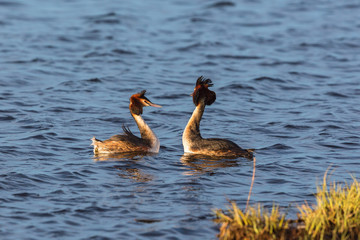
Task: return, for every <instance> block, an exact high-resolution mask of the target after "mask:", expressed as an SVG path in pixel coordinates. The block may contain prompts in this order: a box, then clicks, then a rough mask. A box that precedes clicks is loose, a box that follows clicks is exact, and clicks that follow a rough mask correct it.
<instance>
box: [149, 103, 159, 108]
mask: <svg viewBox="0 0 360 240" xmlns="http://www.w3.org/2000/svg"><path fill="white" fill-rule="evenodd" d="M149 105H150V106H151V107H157V108H161V107H162V106H161V105H159V104H155V103H152V102H149Z"/></svg>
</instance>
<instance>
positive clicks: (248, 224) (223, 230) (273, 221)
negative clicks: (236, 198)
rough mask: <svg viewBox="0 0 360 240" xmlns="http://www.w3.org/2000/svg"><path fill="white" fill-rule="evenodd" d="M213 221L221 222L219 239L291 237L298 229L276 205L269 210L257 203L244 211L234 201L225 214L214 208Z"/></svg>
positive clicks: (296, 234) (297, 232)
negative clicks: (214, 218)
mask: <svg viewBox="0 0 360 240" xmlns="http://www.w3.org/2000/svg"><path fill="white" fill-rule="evenodd" d="M215 214H216V220H215V222H217V223H221V227H220V233H219V235H218V237H219V238H220V239H224V240H225V239H293V238H292V236H298V235H299V233H300V232H299V231H298V229H297V228H294V227H293V226H292V225H293V224H292V223H291V221H289V220H286V219H285V214H281V213H280V212H279V207H278V206H273V208H272V210H271V212H269V211H268V210H267V209H265V208H263V207H261V206H260V205H257V206H256V207H249V208H248V210H247V211H246V212H243V211H242V210H240V209H239V208H238V207H237V206H236V204H235V203H234V202H232V204H231V208H230V209H228V212H227V214H225V213H224V212H223V211H222V210H220V209H219V210H215Z"/></svg>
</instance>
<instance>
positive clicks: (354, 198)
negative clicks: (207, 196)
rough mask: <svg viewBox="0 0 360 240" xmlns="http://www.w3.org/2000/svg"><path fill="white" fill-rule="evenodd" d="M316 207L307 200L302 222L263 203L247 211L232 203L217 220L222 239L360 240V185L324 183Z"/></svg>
mask: <svg viewBox="0 0 360 240" xmlns="http://www.w3.org/2000/svg"><path fill="white" fill-rule="evenodd" d="M315 197H316V204H314V205H312V206H310V205H309V204H308V203H307V202H306V201H305V203H304V204H303V205H301V206H298V207H297V208H298V210H299V213H298V219H295V220H292V219H286V214H282V213H280V211H279V206H276V205H273V207H272V209H271V211H270V210H269V209H266V208H264V207H262V206H261V205H260V204H257V205H255V206H249V207H247V208H246V210H245V211H242V210H241V209H239V208H238V207H237V205H236V203H235V202H231V205H230V207H229V208H228V210H226V211H224V210H222V209H216V210H214V213H215V215H216V218H215V219H214V221H215V222H216V223H218V224H220V232H219V234H218V237H219V239H222V240H225V239H226V240H227V239H261V240H263V239H284V240H285V239H286V240H287V239H324V240H325V239H360V185H359V182H358V181H357V180H356V179H355V178H354V177H353V182H352V183H351V184H350V185H349V184H348V183H346V182H345V183H344V184H340V183H336V182H332V183H327V171H326V173H325V174H324V178H323V183H322V184H321V185H319V186H318V187H317V193H316V194H315Z"/></svg>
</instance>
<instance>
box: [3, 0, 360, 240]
mask: <svg viewBox="0 0 360 240" xmlns="http://www.w3.org/2000/svg"><path fill="white" fill-rule="evenodd" d="M359 9H360V4H359V3H357V2H355V1H353V2H346V3H342V2H341V3H340V2H336V1H316V2H307V1H271V2H270V1H261V0H260V1H239V2H235V1H195V2H194V1H184V0H177V1H141V0H138V1H126V2H118V1H105V2H101V3H100V2H99V1H95V0H92V1H88V0H86V1H85V0H79V1H71V0H63V1H57V2H56V3H53V2H52V1H40V0H26V1H25V0H14V1H0V16H1V17H0V54H1V59H0V122H1V123H0V126H1V134H0V234H1V236H2V237H1V238H2V239H49V238H59V239H91V238H93V239H148V238H153V239H189V238H190V239H215V238H216V233H217V231H218V227H217V226H216V225H215V224H214V223H213V222H212V219H213V217H214V215H213V213H212V210H213V209H215V208H226V206H227V205H228V200H233V201H236V202H237V203H238V205H239V206H240V207H241V208H244V207H245V204H246V199H247V195H248V191H249V186H250V182H251V174H252V162H251V161H248V160H244V159H237V160H211V159H189V158H185V157H183V156H182V155H183V150H182V144H181V135H182V131H183V129H184V127H185V125H186V123H187V121H188V119H189V117H190V115H191V112H192V111H193V109H194V106H193V104H192V101H191V97H190V96H189V94H190V93H191V92H192V90H193V87H194V84H195V81H196V78H197V77H198V76H200V75H204V76H207V77H209V78H211V79H212V80H213V82H214V87H213V88H212V89H213V90H214V91H215V92H216V93H217V101H216V102H215V103H214V104H213V105H212V106H210V107H208V108H206V111H205V114H204V119H203V121H202V123H201V124H202V125H201V131H202V134H203V136H204V137H216V136H220V137H223V138H227V139H230V140H233V141H235V142H236V143H238V144H239V145H240V146H242V147H245V148H256V149H257V151H256V158H257V168H256V178H255V183H254V187H253V195H252V197H251V203H253V204H254V203H257V202H259V203H262V204H264V205H265V206H271V205H272V203H273V202H276V203H277V204H279V205H280V206H281V208H282V211H284V212H288V217H289V218H295V217H296V213H297V210H296V206H297V205H300V204H302V203H303V202H304V200H306V201H308V202H309V203H314V197H313V193H314V192H315V191H316V183H317V182H318V183H319V182H320V181H321V178H322V176H323V174H324V173H325V171H326V170H327V169H328V168H329V166H331V171H333V172H332V173H331V178H332V180H336V181H351V174H352V175H354V176H355V177H359V173H360V169H359V167H358V162H359V155H360V151H359V149H360V139H359V130H360V124H359V113H360V109H359V104H358V103H359V100H360V97H359V95H360V85H359V82H360V79H359V76H360V57H359V56H360V36H359V34H358V33H359V30H360V20H359V18H358V12H359ZM142 89H147V97H148V98H149V99H150V100H152V101H153V102H154V103H158V104H161V105H163V108H162V109H155V108H153V109H151V108H146V109H145V110H144V112H145V113H144V118H145V120H146V121H147V122H148V124H149V125H150V126H151V127H152V129H153V130H154V132H155V133H156V134H157V136H158V137H159V139H160V141H161V149H160V153H159V154H158V155H154V156H144V157H134V158H122V159H108V161H99V160H104V159H97V158H94V157H93V154H92V149H91V147H90V146H89V145H90V138H91V137H92V136H96V137H97V138H99V139H106V138H108V137H110V136H111V135H113V134H116V133H119V132H121V125H122V124H126V125H128V126H129V127H130V128H131V129H132V131H133V132H134V133H135V134H138V130H137V128H136V125H135V123H134V122H133V120H132V118H131V116H130V114H129V111H128V99H129V97H130V95H131V94H133V93H136V92H139V91H140V90H142Z"/></svg>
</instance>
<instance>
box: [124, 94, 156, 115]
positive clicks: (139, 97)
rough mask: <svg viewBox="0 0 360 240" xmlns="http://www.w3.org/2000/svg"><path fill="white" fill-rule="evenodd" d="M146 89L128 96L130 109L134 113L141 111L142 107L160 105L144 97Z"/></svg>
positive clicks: (140, 112) (138, 113) (139, 113)
mask: <svg viewBox="0 0 360 240" xmlns="http://www.w3.org/2000/svg"><path fill="white" fill-rule="evenodd" d="M145 93H146V90H142V91H141V92H139V93H136V94H134V95H132V96H131V97H130V105H129V108H130V111H131V112H132V113H134V114H136V115H141V114H142V113H143V107H148V106H151V107H161V106H160V105H158V104H155V103H152V102H151V101H150V100H149V99H148V98H147V97H145Z"/></svg>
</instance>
